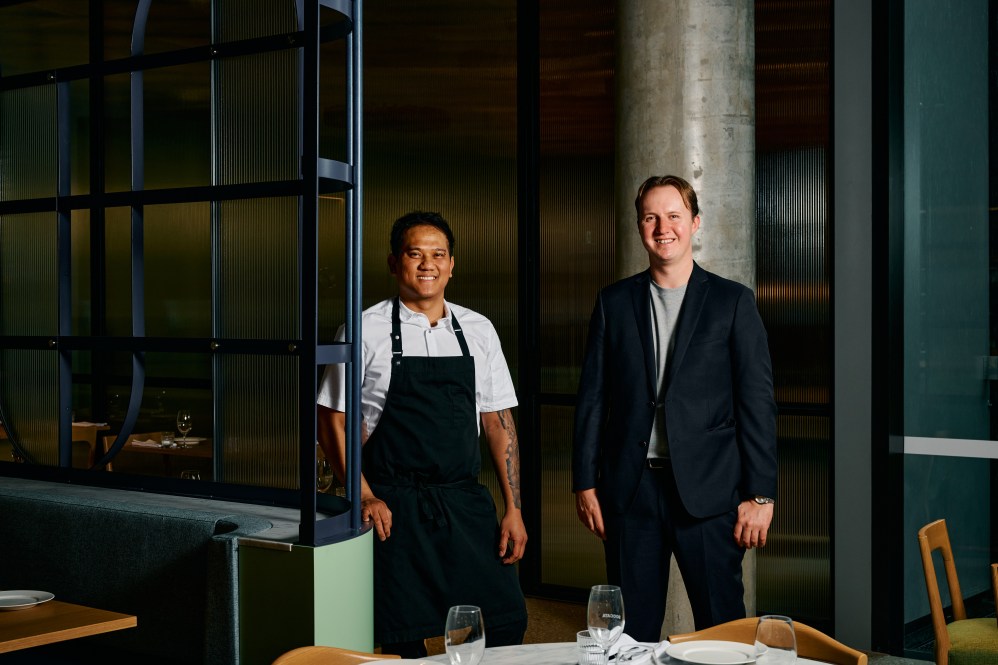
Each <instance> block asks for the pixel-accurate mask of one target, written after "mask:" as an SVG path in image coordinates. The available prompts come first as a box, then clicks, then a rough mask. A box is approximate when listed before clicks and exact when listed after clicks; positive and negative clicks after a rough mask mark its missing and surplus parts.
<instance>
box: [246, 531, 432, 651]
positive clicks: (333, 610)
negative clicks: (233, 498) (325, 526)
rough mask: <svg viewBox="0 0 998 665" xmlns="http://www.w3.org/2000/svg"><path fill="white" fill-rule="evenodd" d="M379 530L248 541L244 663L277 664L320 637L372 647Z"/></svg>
mask: <svg viewBox="0 0 998 665" xmlns="http://www.w3.org/2000/svg"><path fill="white" fill-rule="evenodd" d="M373 533H374V532H373V530H372V531H368V532H367V533H365V534H363V535H361V536H358V537H356V538H352V539H350V540H346V541H342V542H339V543H334V544H331V545H325V546H323V547H317V548H312V547H301V546H297V545H296V546H293V547H292V549H291V550H290V551H288V550H282V549H270V548H265V547H259V546H256V545H250V544H247V543H245V542H243V543H241V544H240V546H239V646H240V663H242V665H270V663H272V662H273V661H274V659H275V658H277V656H279V655H281V654H282V653H284V652H286V651H290V650H291V649H295V648H297V647H302V646H309V645H313V644H317V645H325V646H336V647H340V648H344V649H352V650H354V651H372V650H373V649H374V549H373V547H374V538H373ZM275 608H279V611H277V609H275ZM442 629H443V627H442V626H441V630H442Z"/></svg>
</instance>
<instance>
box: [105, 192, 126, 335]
mask: <svg viewBox="0 0 998 665" xmlns="http://www.w3.org/2000/svg"><path fill="white" fill-rule="evenodd" d="M131 241H132V231H131V210H130V209H129V208H106V209H105V210H104V252H105V259H104V274H105V275H106V278H107V283H106V286H105V288H104V298H105V303H106V309H107V314H106V325H107V334H109V335H114V336H118V337H127V336H130V335H131V334H132V253H131V252H132V244H131Z"/></svg>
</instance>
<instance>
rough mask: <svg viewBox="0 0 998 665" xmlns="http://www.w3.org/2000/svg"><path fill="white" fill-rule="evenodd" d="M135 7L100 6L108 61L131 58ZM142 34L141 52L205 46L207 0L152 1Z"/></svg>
mask: <svg viewBox="0 0 998 665" xmlns="http://www.w3.org/2000/svg"><path fill="white" fill-rule="evenodd" d="M63 4H67V3H63ZM81 4H86V3H81ZM137 5H138V3H137V2H135V1H134V0H131V1H124V0H117V1H115V2H104V3H103V8H104V54H105V57H106V58H107V59H108V60H114V59H117V58H125V57H128V56H129V55H131V48H132V29H133V26H134V25H135V9H136V6H137ZM84 30H86V28H84ZM83 34H86V32H84V33H83ZM142 34H143V39H144V48H143V49H142V52H143V53H162V52H164V51H176V50H179V49H185V48H194V47H197V46H207V45H208V43H209V42H210V40H211V5H210V3H208V2H207V0H187V1H186V2H162V1H160V2H151V3H150V4H149V18H148V20H147V21H146V29H145V31H144V32H143V33H142Z"/></svg>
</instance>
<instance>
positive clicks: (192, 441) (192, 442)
mask: <svg viewBox="0 0 998 665" xmlns="http://www.w3.org/2000/svg"><path fill="white" fill-rule="evenodd" d="M202 441H204V438H203V437H200V436H189V437H187V445H188V446H196V445H198V444H199V443H201V442H202ZM173 443H174V444H176V445H178V446H180V445H182V444H183V443H184V437H182V436H175V437H173Z"/></svg>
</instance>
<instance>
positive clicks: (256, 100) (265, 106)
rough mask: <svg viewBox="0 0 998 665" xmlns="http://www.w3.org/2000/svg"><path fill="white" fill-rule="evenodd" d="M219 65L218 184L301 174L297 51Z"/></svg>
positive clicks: (217, 71) (227, 60)
mask: <svg viewBox="0 0 998 665" xmlns="http://www.w3.org/2000/svg"><path fill="white" fill-rule="evenodd" d="M215 67H216V69H215V88H214V90H215V92H214V94H215V123H214V129H215V184H218V185H230V184H237V183H247V182H259V181H268V180H293V179H295V178H297V177H298V175H299V159H300V154H301V153H300V148H299V144H300V138H299V122H298V116H299V104H298V79H299V76H300V69H301V68H300V66H299V56H298V51H297V50H295V49H291V50H286V51H275V52H271V53H262V54H259V55H248V56H242V57H238V58H227V59H224V60H219V61H217V62H216V63H215Z"/></svg>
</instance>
